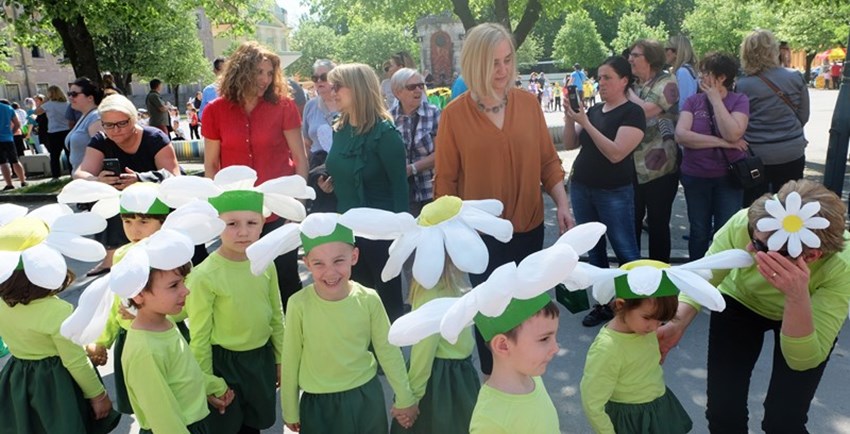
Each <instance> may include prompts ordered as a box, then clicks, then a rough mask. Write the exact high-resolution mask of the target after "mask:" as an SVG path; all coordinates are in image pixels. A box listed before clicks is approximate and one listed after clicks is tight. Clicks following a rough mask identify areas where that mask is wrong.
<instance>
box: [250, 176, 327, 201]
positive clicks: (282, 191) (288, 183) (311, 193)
mask: <svg viewBox="0 0 850 434" xmlns="http://www.w3.org/2000/svg"><path fill="white" fill-rule="evenodd" d="M257 190H259V191H261V192H263V194H266V193H271V194H278V195H284V196H290V197H294V198H297V199H315V198H316V191H315V190H313V188H312V187H308V186H307V181H306V180H305V179H304V178H302V177H301V176H299V175H291V176H282V177H280V178H274V179H270V180H268V181H266V182H264V183H262V184H260V186H259V187H257Z"/></svg>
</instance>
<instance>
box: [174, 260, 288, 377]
mask: <svg viewBox="0 0 850 434" xmlns="http://www.w3.org/2000/svg"><path fill="white" fill-rule="evenodd" d="M186 286H187V287H188V288H189V297H187V299H186V310H187V311H188V314H189V321H191V327H190V329H189V330H190V332H191V334H192V342H191V348H192V353H193V354H194V355H195V358H196V359H197V360H198V364H200V365H201V370H203V371H204V373H207V374H212V373H213V369H212V346H213V345H219V346H221V347H223V348H225V349H228V350H231V351H248V350H253V349H256V348H260V347H262V346H263V345H265V344H266V342H268V341H269V339H271V342H272V347H273V348H274V355H275V361H276V362H277V363H280V361H281V351H282V349H283V309H282V307H281V302H280V291H279V290H278V285H277V269H276V268H275V266H274V264H271V265H269V267H268V268H266V270H265V271H264V272H263V274H261V275H259V276H255V275H254V274H253V273H251V264H250V262H249V261H247V260H246V261H239V262H237V261H231V260H228V259H225V258H224V257H223V256H221V255H220V254H219V253H218V252H215V253H213V254H211V255H210V256H209V257H207V259H205V260H204V262H202V263H201V264H200V265H198V266H197V267H196V268H195V269H194V270H192V272H191V273H189V276H188V277H187V278H186Z"/></svg>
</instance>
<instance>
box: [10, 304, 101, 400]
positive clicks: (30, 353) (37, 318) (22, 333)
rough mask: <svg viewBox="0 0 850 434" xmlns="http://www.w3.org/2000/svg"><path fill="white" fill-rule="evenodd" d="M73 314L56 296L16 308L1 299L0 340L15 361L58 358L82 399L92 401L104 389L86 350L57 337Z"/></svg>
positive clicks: (67, 305)
mask: <svg viewBox="0 0 850 434" xmlns="http://www.w3.org/2000/svg"><path fill="white" fill-rule="evenodd" d="M73 310H74V307H73V306H71V304H70V303H68V302H66V301H64V300H61V299H59V297H56V296H51V297H45V298H40V299H38V300H33V301H31V302H30V303H29V304H27V305H24V304H18V305H15V307H9V305H7V304H6V302H5V301H3V300H2V299H0V336H3V339H4V340H5V341H6V346H8V347H9V351H10V352H11V353H12V355H13V356H15V357H16V358H18V359H21V360H41V359H46V358H48V357H53V356H59V358H60V359H62V365H63V366H65V369H67V370H68V373H70V374H71V377H73V378H74V381H76V382H77V384H78V385H79V386H80V389H81V390H82V391H83V396H84V397H85V398H94V397H95V396H98V395H100V394H101V393H103V390H104V389H103V384H102V383H101V382H100V379H98V377H97V374H96V373H95V371H94V367H93V366H92V364H91V362H89V358H88V356H86V352H85V350H83V347H81V346H79V345H77V344H75V343H73V342H71V341H69V340H68V339H66V338H65V337H64V336H62V335H61V334H60V333H59V328H60V327H61V326H62V322H63V321H65V319H66V318H68V317H69V316H70V315H71V312H73Z"/></svg>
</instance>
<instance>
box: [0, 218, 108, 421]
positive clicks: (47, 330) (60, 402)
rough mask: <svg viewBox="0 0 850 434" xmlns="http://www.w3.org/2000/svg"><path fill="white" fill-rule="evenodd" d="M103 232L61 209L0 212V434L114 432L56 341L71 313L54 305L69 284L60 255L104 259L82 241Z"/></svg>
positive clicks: (78, 357)
mask: <svg viewBox="0 0 850 434" xmlns="http://www.w3.org/2000/svg"><path fill="white" fill-rule="evenodd" d="M105 227H106V221H105V220H104V219H103V218H102V217H99V216H96V215H93V214H90V213H83V214H73V212H72V211H71V210H70V208H68V207H67V206H65V205H61V204H53V205H47V206H44V207H41V208H38V209H36V210H34V211H33V212H31V213H29V214H27V210H26V208H24V207H21V206H18V205H12V204H3V205H0V258H2V259H0V267H2V268H3V270H2V271H0V334H2V335H3V336H5V337H6V343H7V344H8V346H9V351H10V352H11V354H12V356H11V358H10V359H9V360H8V362H7V363H6V365H5V366H4V367H3V370H2V371H0V421H2V422H0V424H2V425H0V431H2V432H10V433H28V434H29V433H35V434H46V433H60V432H61V433H95V434H98V433H108V432H110V431H112V429H114V428H115V426H117V425H118V422H119V420H120V418H121V415H120V413H118V412H116V411H114V410H113V409H112V403H111V401H110V399H109V396H108V395H107V394H106V390H105V389H104V387H103V383H101V381H100V378H99V377H98V375H97V372H96V371H95V369H94V368H93V367H92V365H91V363H89V360H88V358H86V353H85V351H84V350H83V348H82V347H80V346H79V345H77V344H75V343H73V342H72V341H70V340H68V339H66V338H65V337H64V336H62V335H61V334H60V328H61V324H62V322H63V321H64V320H65V319H66V318H67V317H68V316H69V315H71V311H72V310H73V307H72V306H71V305H70V304H69V303H68V302H66V301H64V300H61V299H60V298H58V297H56V294H58V293H59V292H61V291H62V290H64V289H65V288H67V287H68V285H70V283H71V282H73V280H74V274H73V273H72V272H70V271H69V270H68V269H67V266H66V263H65V260H64V258H63V257H62V254H63V253H64V254H65V255H67V256H69V257H71V258H74V259H79V260H84V261H98V260H100V259H102V258H103V257H104V255H105V253H106V252H105V250H104V249H103V246H101V245H100V244H98V243H97V242H95V241H93V240H90V239H86V238H83V237H82V236H83V235H91V234H92V233H95V232H100V231H101V230H103V229H104V228H105ZM58 240H62V242H57V241H58ZM69 246H74V247H73V249H72V248H69ZM60 252H61V253H60Z"/></svg>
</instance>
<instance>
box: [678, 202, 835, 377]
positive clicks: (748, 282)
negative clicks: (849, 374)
mask: <svg viewBox="0 0 850 434" xmlns="http://www.w3.org/2000/svg"><path fill="white" fill-rule="evenodd" d="M747 222H748V219H747V209H742V210H741V211H738V213H737V214H735V215H734V216H732V218H731V219H729V221H728V222H726V224H725V225H724V226H723V227H722V228H720V230H718V231H717V233H716V234H715V235H714V241H712V243H711V247H709V249H708V253H707V254H706V255H711V254H714V253H717V252H720V251H723V250H729V249H734V248H738V249H745V248H746V247H747V244H749V242H750V236H749V232H748V231H747ZM844 243H845V244H844V246H845V247H844V250H842V251H840V252H836V253H832V254H830V255H826V256H824V257H822V258H820V259H818V260H817V261H815V262H812V263H810V264H808V265H809V294H810V296H811V303H812V319H813V321H814V326H815V331H814V333H812V334H811V335H809V336H805V337H802V338H792V337H789V336H786V335H785V334H781V335H780V337H779V342H780V345H781V348H782V355H783V356H784V357H785V361H786V362H787V363H788V366H790V367H791V369H794V370H798V371H803V370H806V369H811V368H814V367H816V366H818V365H820V364H821V363H823V361H824V360H826V358H827V356H828V355H829V351H830V349H831V348H832V344H833V343H834V342H835V339H836V338H837V337H838V332H839V331H840V330H841V327H842V326H843V325H844V321H846V320H847V313H848V309H850V307H848V306H850V233H848V232H847V231H844ZM711 283H712V284H714V285H718V289H720V292H722V293H724V294H726V295H728V296H730V297H732V298H734V299H735V300H737V301H739V302H740V303H741V304H743V305H744V306H746V307H747V308H749V309H750V310H752V311H753V312H755V313H757V314H759V315H761V316H763V317H765V318H767V319H771V320H774V321H780V320H782V316H783V313H784V311H785V295H784V294H783V293H782V292H781V291H779V290H778V289H776V288H774V287H773V286H772V285H771V284H770V283H768V282H767V280H765V279H764V276H762V275H761V273H759V271H758V268H757V267H756V265H755V264H754V265H752V266H750V267H749V268H736V269H733V270H714V275H713V277H712V279H711ZM679 301H681V302H684V303H687V304H689V305H691V306H693V307H695V308H696V309H699V308H700V307H699V304H698V303H697V302H695V301H694V300H693V299H691V298H690V297H687V296H685V295H680V296H679Z"/></svg>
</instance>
